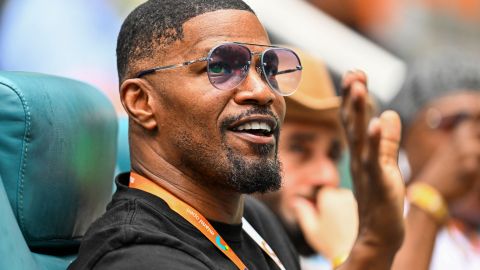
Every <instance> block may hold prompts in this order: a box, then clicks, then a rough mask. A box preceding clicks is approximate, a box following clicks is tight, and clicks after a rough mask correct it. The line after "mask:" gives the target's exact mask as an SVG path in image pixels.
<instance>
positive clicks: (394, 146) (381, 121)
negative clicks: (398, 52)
mask: <svg viewBox="0 0 480 270" xmlns="http://www.w3.org/2000/svg"><path fill="white" fill-rule="evenodd" d="M366 82H367V78H366V75H365V74H364V73H363V72H361V71H355V72H349V73H347V74H346V75H345V77H344V80H343V89H344V91H343V102H342V107H341V118H342V122H343V125H344V128H345V131H346V135H347V140H348V144H349V148H350V152H351V173H352V178H353V186H354V194H355V198H356V199H357V203H358V216H359V232H358V237H357V240H356V241H355V244H354V246H353V248H352V252H351V253H350V256H349V258H348V260H347V261H346V263H345V264H343V265H342V266H341V268H340V269H390V266H391V264H392V261H393V257H394V255H395V253H396V252H397V250H398V248H399V247H400V245H401V243H402V240H403V235H404V222H403V201H404V193H405V192H404V183H403V180H402V177H401V174H400V171H399V169H398V165H397V157H398V148H399V143H400V132H401V124H400V118H399V116H398V115H397V114H396V113H395V112H393V111H386V112H384V113H382V115H381V116H380V117H379V118H371V113H370V112H371V111H372V110H371V108H370V105H369V103H368V102H367V96H368V95H367V88H366Z"/></svg>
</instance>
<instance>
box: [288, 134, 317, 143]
mask: <svg viewBox="0 0 480 270" xmlns="http://www.w3.org/2000/svg"><path fill="white" fill-rule="evenodd" d="M316 137H317V135H316V134H315V133H295V134H292V135H290V139H291V140H294V141H313V140H315V139H316Z"/></svg>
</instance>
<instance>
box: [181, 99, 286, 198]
mask: <svg viewBox="0 0 480 270" xmlns="http://www.w3.org/2000/svg"><path fill="white" fill-rule="evenodd" d="M250 114H268V115H271V116H273V117H275V115H274V114H273V113H272V112H271V111H270V110H268V109H265V108H253V109H251V110H249V111H247V112H245V113H243V114H241V115H239V116H236V117H231V118H228V119H226V120H224V121H223V123H222V125H221V130H220V131H221V143H220V145H221V147H220V150H221V152H223V154H220V153H218V152H217V151H218V149H217V151H215V150H213V149H212V148H210V145H209V144H207V143H201V142H199V141H194V140H192V138H191V137H189V136H188V135H186V134H185V133H178V135H177V136H176V140H175V141H174V144H175V146H176V147H177V148H179V149H181V150H182V151H181V152H182V157H181V162H182V163H183V165H184V166H186V167H188V168H189V169H190V170H192V171H193V175H189V176H190V178H191V179H194V180H195V181H198V182H200V183H201V184H203V185H206V186H208V187H211V188H214V189H218V188H223V189H226V190H230V191H234V192H238V193H243V194H251V193H255V192H259V193H265V192H269V191H276V190H278V189H279V188H280V187H281V179H282V177H281V173H280V172H281V163H280V161H279V159H278V157H277V149H278V138H279V128H278V127H277V128H276V129H275V130H274V132H273V136H275V142H276V143H275V145H265V144H262V145H257V144H252V145H250V147H251V149H252V150H253V151H254V152H255V153H256V156H257V157H256V158H255V159H253V160H252V159H250V160H249V159H247V158H246V157H245V156H243V155H242V154H240V153H238V151H236V150H235V149H232V148H231V147H229V145H228V144H227V140H226V132H227V127H228V126H229V125H230V124H231V123H233V122H234V121H236V120H237V119H240V118H242V117H245V116H248V115H250ZM275 118H276V117H275ZM197 134H199V133H197ZM202 137H203V138H209V137H211V133H210V132H209V131H208V130H205V131H204V132H203V134H202ZM204 141H208V140H205V139H204ZM272 152H274V153H273V155H272Z"/></svg>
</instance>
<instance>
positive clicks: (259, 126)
mask: <svg viewBox="0 0 480 270" xmlns="http://www.w3.org/2000/svg"><path fill="white" fill-rule="evenodd" d="M251 129H257V130H258V129H263V130H265V131H266V132H270V131H271V130H272V128H271V127H270V126H269V125H268V124H267V123H264V122H258V121H255V122H250V123H246V124H243V125H241V126H239V127H237V128H236V130H251Z"/></svg>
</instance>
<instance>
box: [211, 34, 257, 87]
mask: <svg viewBox="0 0 480 270" xmlns="http://www.w3.org/2000/svg"><path fill="white" fill-rule="evenodd" d="M250 60H251V53H250V50H249V49H248V48H247V47H244V46H242V45H238V44H234V43H226V44H222V45H219V46H218V47H216V48H214V49H213V50H212V52H211V53H210V57H209V59H208V78H209V79H210V82H211V83H212V85H213V86H215V87H216V88H218V89H220V90H231V89H233V88H235V87H237V86H238V85H239V84H240V83H242V81H243V80H244V79H245V78H246V77H247V73H248V68H249V66H250Z"/></svg>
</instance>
